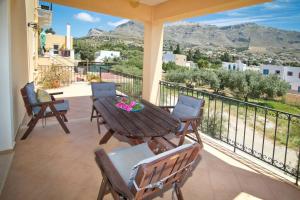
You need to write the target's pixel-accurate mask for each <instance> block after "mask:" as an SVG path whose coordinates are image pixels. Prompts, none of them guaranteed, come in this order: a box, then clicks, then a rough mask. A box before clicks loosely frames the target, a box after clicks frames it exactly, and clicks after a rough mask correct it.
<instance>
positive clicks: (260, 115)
mask: <svg viewBox="0 0 300 200" xmlns="http://www.w3.org/2000/svg"><path fill="white" fill-rule="evenodd" d="M181 94H183V95H188V96H193V97H196V98H203V99H205V101H206V103H205V114H204V119H203V122H202V125H201V131H202V132H203V133H205V134H207V135H210V136H211V137H213V138H215V139H217V140H220V141H222V142H225V143H227V144H229V145H230V146H232V147H233V149H234V151H236V150H239V151H242V152H245V153H247V154H249V155H251V156H253V157H255V158H257V159H259V160H261V161H264V162H266V163H268V164H270V165H272V166H273V167H275V168H277V169H279V170H281V171H283V172H284V173H286V174H289V175H291V176H293V177H294V178H295V183H296V184H298V179H299V176H300V175H299V173H300V172H299V165H300V158H299V154H300V115H294V114H291V113H287V112H282V111H279V110H275V109H271V108H268V107H264V106H260V105H257V104H253V103H249V102H245V101H240V100H237V99H234V98H230V97H225V96H222V95H218V94H213V93H210V92H207V91H203V90H198V89H191V88H188V87H185V86H180V85H178V84H176V83H170V82H165V81H160V105H164V106H174V105H175V104H176V102H177V98H178V96H179V95H181Z"/></svg>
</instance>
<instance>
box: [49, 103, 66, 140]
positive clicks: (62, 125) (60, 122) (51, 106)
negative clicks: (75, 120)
mask: <svg viewBox="0 0 300 200" xmlns="http://www.w3.org/2000/svg"><path fill="white" fill-rule="evenodd" d="M50 109H51V111H52V112H53V113H54V116H55V117H56V119H57V121H58V122H59V124H60V126H61V127H62V128H63V129H64V131H65V133H67V134H69V133H70V131H69V129H68V127H67V126H66V124H65V122H64V121H63V120H62V118H61V117H60V114H59V113H58V112H57V110H56V109H55V107H54V105H53V104H50Z"/></svg>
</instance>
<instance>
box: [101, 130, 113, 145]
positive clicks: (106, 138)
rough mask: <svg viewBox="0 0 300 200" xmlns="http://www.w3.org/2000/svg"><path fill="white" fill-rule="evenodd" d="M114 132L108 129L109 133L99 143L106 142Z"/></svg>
mask: <svg viewBox="0 0 300 200" xmlns="http://www.w3.org/2000/svg"><path fill="white" fill-rule="evenodd" d="M113 134H114V132H113V131H112V130H111V129H110V130H108V131H107V133H106V134H105V135H104V136H103V137H102V138H101V140H100V142H99V144H106V143H107V142H108V140H109V139H110V138H111V137H112V136H113Z"/></svg>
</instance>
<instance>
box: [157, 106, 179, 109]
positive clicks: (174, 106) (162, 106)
mask: <svg viewBox="0 0 300 200" xmlns="http://www.w3.org/2000/svg"><path fill="white" fill-rule="evenodd" d="M159 107H160V108H163V109H164V108H175V106H159Z"/></svg>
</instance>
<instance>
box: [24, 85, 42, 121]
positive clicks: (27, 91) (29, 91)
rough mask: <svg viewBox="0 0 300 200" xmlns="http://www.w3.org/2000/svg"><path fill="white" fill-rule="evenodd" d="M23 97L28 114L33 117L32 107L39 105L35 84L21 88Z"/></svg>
mask: <svg viewBox="0 0 300 200" xmlns="http://www.w3.org/2000/svg"><path fill="white" fill-rule="evenodd" d="M20 91H21V95H22V98H23V101H24V105H25V108H26V112H27V114H28V115H29V116H31V115H32V105H34V104H36V103H38V101H37V98H36V93H35V90H34V83H33V82H31V83H27V84H26V85H25V86H24V87H23V88H21V90H20Z"/></svg>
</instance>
